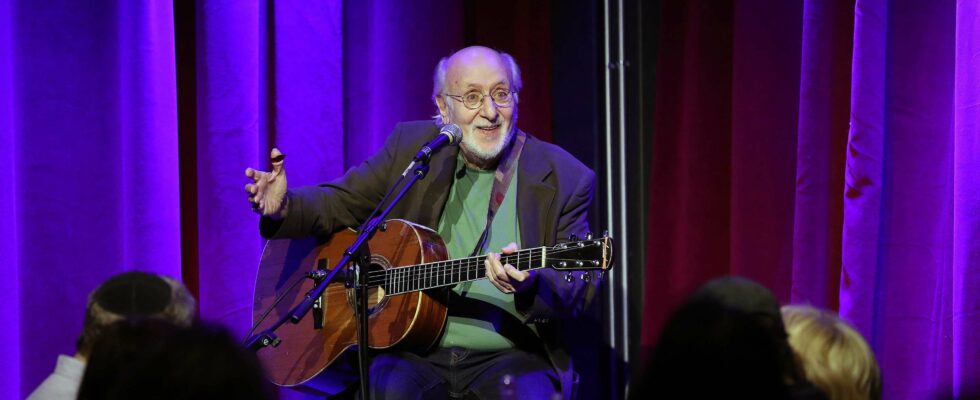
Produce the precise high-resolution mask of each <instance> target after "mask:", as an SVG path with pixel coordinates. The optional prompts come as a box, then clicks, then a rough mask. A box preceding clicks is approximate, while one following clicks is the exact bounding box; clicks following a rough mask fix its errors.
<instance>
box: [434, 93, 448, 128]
mask: <svg viewBox="0 0 980 400" xmlns="http://www.w3.org/2000/svg"><path fill="white" fill-rule="evenodd" d="M436 105H437V106H439V115H440V116H442V123H443V124H448V123H449V105H448V104H446V98H445V97H444V96H438V97H436Z"/></svg>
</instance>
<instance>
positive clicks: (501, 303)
mask: <svg viewBox="0 0 980 400" xmlns="http://www.w3.org/2000/svg"><path fill="white" fill-rule="evenodd" d="M457 165H460V166H461V167H459V168H457V171H458V172H459V173H458V174H456V177H457V179H456V180H455V181H454V183H453V187H452V190H451V191H450V192H449V199H448V200H447V201H446V207H445V209H444V210H443V213H442V216H441V217H440V218H439V235H440V236H442V239H443V240H444V241H445V242H446V248H447V250H448V251H449V258H450V259H457V258H465V257H469V256H470V254H471V253H472V251H473V248H474V247H476V242H477V240H479V238H480V235H481V234H483V229H484V227H486V224H487V209H488V208H489V207H490V191H491V190H492V189H493V182H494V177H495V174H496V171H495V170H490V171H483V170H477V169H473V168H470V167H466V166H465V163H464V162H463V157H462V153H460V156H459V160H458V162H457ZM514 168H515V175H514V177H513V179H511V181H510V185H509V186H508V187H507V193H506V194H505V195H504V201H503V202H502V203H501V204H500V208H498V209H497V215H496V216H494V219H493V222H492V224H491V227H490V232H489V237H488V238H487V243H486V244H485V245H484V246H483V248H482V249H481V250H480V251H479V252H478V255H483V254H486V253H487V252H488V251H492V252H495V253H500V249H501V248H503V247H504V246H506V245H507V244H509V243H511V242H514V243H517V245H518V247H520V243H521V235H520V230H519V226H518V221H517V175H516V168H517V164H516V163H515V165H514ZM461 170H464V171H465V173H464V172H463V171H461ZM453 292H454V293H455V295H453V296H452V297H451V299H450V301H449V318H448V319H447V320H446V330H445V332H444V334H443V335H442V339H441V341H440V342H439V346H441V347H454V346H458V347H466V348H470V349H476V350H499V349H505V348H512V347H514V342H513V341H512V340H511V339H508V338H507V337H506V336H504V335H502V334H501V333H499V332H498V330H499V329H498V327H500V326H508V325H509V326H513V324H512V323H513V322H514V321H515V320H517V321H519V320H520V314H518V313H517V309H516V308H515V307H514V295H513V294H504V293H501V292H500V290H497V288H496V287H495V286H493V284H491V283H490V281H488V280H487V279H480V280H477V281H473V282H464V283H461V284H459V285H456V287H454V288H453ZM456 295H458V297H457V296H456ZM505 319H510V321H506V322H508V323H502V322H505V321H504V320H505Z"/></svg>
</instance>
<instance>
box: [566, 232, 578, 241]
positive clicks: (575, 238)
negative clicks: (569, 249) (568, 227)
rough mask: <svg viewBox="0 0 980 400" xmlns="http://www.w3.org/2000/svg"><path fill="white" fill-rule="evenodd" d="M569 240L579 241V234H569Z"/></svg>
mask: <svg viewBox="0 0 980 400" xmlns="http://www.w3.org/2000/svg"><path fill="white" fill-rule="evenodd" d="M568 241H569V242H577V241H578V235H576V234H574V233H573V234H571V235H568Z"/></svg>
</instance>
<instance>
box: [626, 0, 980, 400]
mask: <svg viewBox="0 0 980 400" xmlns="http://www.w3.org/2000/svg"><path fill="white" fill-rule="evenodd" d="M662 4H663V6H662V27H661V37H660V46H659V49H660V54H659V56H658V59H659V60H660V65H658V82H657V91H656V96H657V106H656V107H657V108H656V110H655V119H656V129H655V132H656V134H655V135H654V137H653V149H652V152H653V155H654V156H653V159H654V163H653V164H654V165H653V168H654V170H653V171H652V174H651V176H652V181H651V192H650V193H651V196H650V198H651V201H650V209H651V210H652V211H651V216H652V218H651V221H650V222H649V225H648V229H649V232H650V243H649V248H650V258H649V260H648V271H649V274H648V277H649V278H648V279H647V282H646V291H645V293H644V294H645V305H646V310H648V311H647V312H648V315H647V316H646V319H645V320H644V341H643V344H644V345H647V346H649V345H652V344H653V343H654V342H655V340H656V335H657V332H658V331H659V328H660V325H661V324H662V322H663V320H664V319H665V318H666V317H667V315H669V312H670V311H671V310H672V309H673V308H674V307H675V305H676V304H677V303H679V302H680V301H682V300H683V298H684V296H685V295H686V294H687V293H688V292H689V291H690V290H692V289H693V288H694V287H696V286H697V285H699V284H700V283H702V282H704V281H706V280H708V279H711V278H712V277H714V276H717V275H721V274H740V275H744V276H747V277H749V278H752V279H754V280H757V281H759V282H761V283H763V284H765V285H766V286H768V287H769V288H770V289H772V290H773V292H774V293H775V294H776V295H777V297H779V298H780V299H781V300H783V301H786V302H794V303H810V304H813V305H816V306H820V307H824V308H830V309H834V308H839V312H840V315H841V316H842V317H843V318H844V319H845V320H848V321H850V322H851V323H853V324H854V325H855V326H856V327H857V328H858V329H859V331H861V332H862V334H864V335H865V337H866V338H867V339H868V341H869V343H870V344H871V345H872V347H873V349H874V351H875V353H876V355H877V357H878V361H879V363H880V365H881V368H882V371H883V375H884V382H885V391H884V398H937V397H939V398H945V397H968V396H971V395H975V394H977V393H978V392H977V390H978V387H977V385H976V384H975V383H974V382H978V381H980V376H978V374H980V369H978V368H977V366H978V365H980V346H978V345H976V344H975V342H976V341H975V340H971V338H972V336H973V335H972V332H975V331H976V329H978V328H980V318H978V317H977V315H978V313H977V311H978V310H980V299H978V297H980V296H978V295H977V294H975V293H977V290H976V289H977V288H980V274H978V273H977V271H976V270H977V268H978V262H977V260H978V257H977V254H980V252H978V251H977V249H978V248H980V238H978V232H980V221H978V219H980V212H978V209H980V204H978V203H980V197H978V196H980V190H978V183H977V182H978V181H980V179H978V174H980V172H978V171H980V169H978V168H977V167H978V166H980V165H978V157H980V156H978V154H980V151H978V150H980V148H978V146H980V144H978V140H977V138H978V135H980V130H978V128H980V126H978V119H980V95H978V92H980V85H978V68H977V66H976V65H977V64H976V54H977V52H978V50H977V49H978V44H977V41H978V40H980V39H978V38H980V35H978V34H977V29H978V28H977V21H978V18H980V15H978V9H977V6H976V4H974V2H964V1H960V2H956V1H953V0H946V1H935V2H919V1H909V0H859V1H857V2H856V3H854V2H847V1H830V0H805V1H802V2H782V3H780V4H779V5H773V4H772V3H766V2H754V1H745V2H736V3H734V4H732V3H727V2H721V3H719V2H708V1H694V2H682V1H665V2H663V3H662ZM729 21H730V22H729ZM852 21H853V22H852ZM726 51H730V53H726ZM691 60H696V62H691ZM705 81H709V82H711V84H708V85H706V84H705V83H704V82H705ZM848 124H849V129H848ZM726 210H727V212H726Z"/></svg>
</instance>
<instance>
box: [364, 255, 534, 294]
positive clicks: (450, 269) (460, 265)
mask: <svg viewBox="0 0 980 400" xmlns="http://www.w3.org/2000/svg"><path fill="white" fill-rule="evenodd" d="M547 251H548V248H547V247H535V248H530V249H523V250H518V251H516V252H514V253H511V254H504V255H501V256H500V263H501V264H510V265H513V266H514V267H516V268H517V269H518V270H520V271H529V270H532V269H538V268H543V267H545V265H546V264H545V261H546V258H547ZM486 258H487V256H485V255H484V256H476V257H468V258H460V259H457V260H447V261H437V262H431V263H425V264H416V265H409V266H404V267H400V268H390V269H386V270H384V271H383V272H384V274H383V276H382V274H380V273H378V275H375V274H374V273H372V276H371V278H370V280H371V286H380V287H382V288H383V289H384V291H385V294H387V295H395V294H401V293H408V292H416V291H419V290H426V289H434V288H438V287H443V286H452V285H455V284H457V283H462V282H469V281H476V280H480V279H486V277H487V276H486V267H485V266H484V261H485V260H486ZM379 272H381V271H379Z"/></svg>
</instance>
